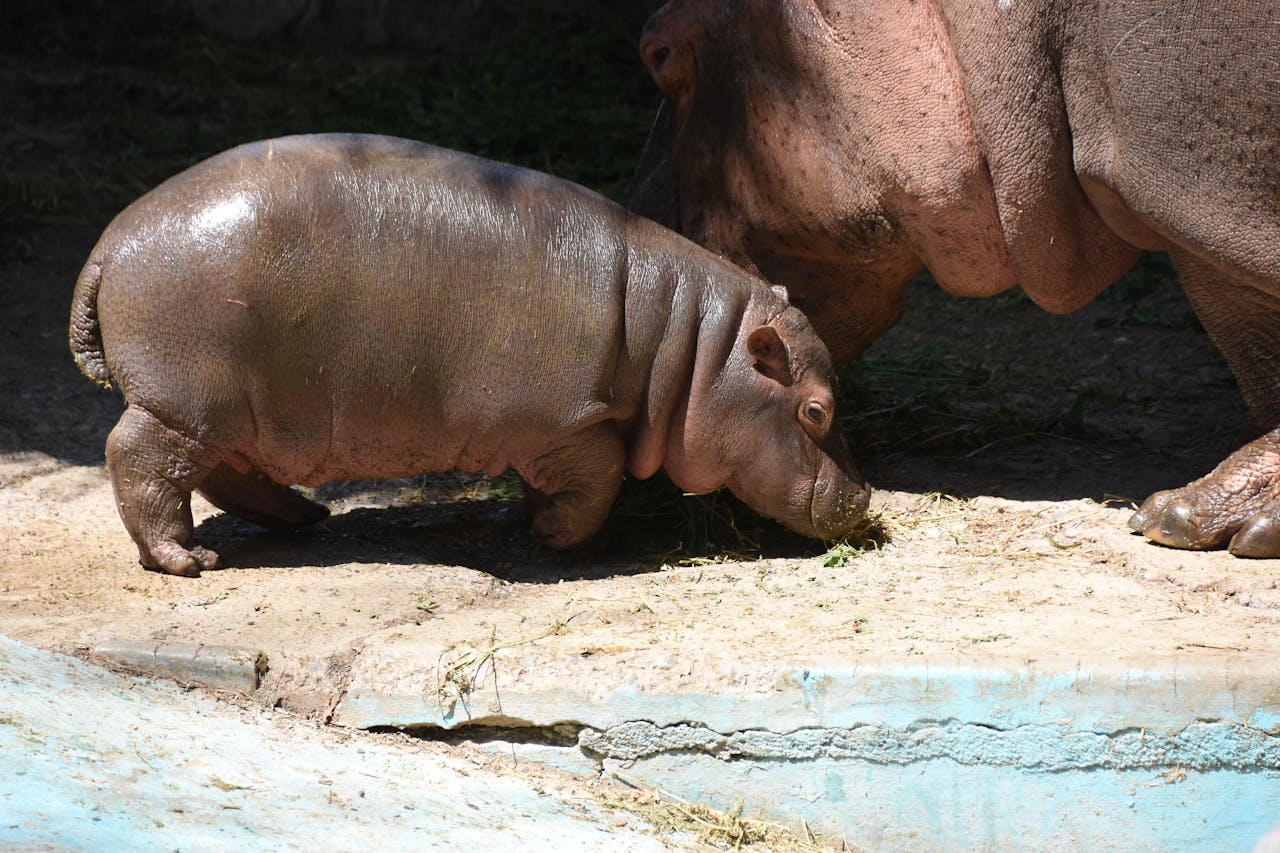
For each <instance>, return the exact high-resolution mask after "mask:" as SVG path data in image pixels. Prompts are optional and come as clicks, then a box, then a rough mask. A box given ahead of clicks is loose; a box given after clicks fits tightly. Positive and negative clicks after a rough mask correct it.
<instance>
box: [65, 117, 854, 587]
mask: <svg viewBox="0 0 1280 853" xmlns="http://www.w3.org/2000/svg"><path fill="white" fill-rule="evenodd" d="M71 347H72V350H73V352H74V353H75V355H76V359H77V361H78V363H79V364H80V366H81V369H82V370H83V371H84V372H85V374H86V375H87V376H89V377H90V378H92V379H95V380H97V381H99V382H102V383H104V384H105V383H109V382H112V381H114V382H115V383H116V384H118V385H119V387H120V390H121V391H122V392H123V394H124V397H125V400H126V403H127V407H126V409H125V412H124V414H123V415H122V416H121V418H120V422H119V423H118V424H117V426H116V427H115V429H114V430H112V432H111V435H110V436H109V438H108V440H107V464H108V468H109V469H110V473H111V479H112V483H113V486H114V488H115V494H116V499H117V502H118V506H119V510H120V515H121V517H122V519H123V520H124V523H125V526H126V528H127V529H128V531H129V533H130V534H131V535H132V537H133V539H134V541H135V542H136V543H137V545H138V550H139V553H140V556H141V561H142V563H143V565H144V566H147V567H150V568H159V569H163V570H164V571H167V572H171V573H173V574H180V575H193V574H198V573H199V571H200V570H201V569H208V568H211V567H213V566H214V565H215V564H216V562H217V555H216V554H215V553H214V552H212V551H210V550H208V549H207V548H204V547H201V546H200V545H197V544H194V543H193V542H192V541H191V540H192V533H193V531H192V519H191V509H190V493H191V492H192V491H193V490H199V491H200V492H201V493H203V494H204V495H206V496H207V497H208V498H209V499H210V500H211V501H212V502H213V503H214V504H215V505H217V506H219V507H221V508H222V509H224V510H226V511H228V512H231V513H233V514H236V515H238V516H241V517H243V518H246V519H249V520H251V521H256V522H259V523H262V524H265V525H269V526H289V525H298V524H306V523H310V522H315V521H318V520H319V519H321V518H323V517H324V516H325V515H326V514H327V510H326V509H325V508H324V507H323V506H321V505H319V504H316V503H314V502H312V501H310V500H308V499H306V498H304V497H303V496H301V495H300V494H298V493H297V492H296V491H294V490H293V489H291V488H289V484H302V485H317V484H320V483H324V482H327V481H330V480H335V479H352V478H374V477H400V476H408V475H411V474H417V473H422V472H430V471H445V470H450V469H454V468H458V469H461V470H463V471H469V472H470V471H484V472H486V473H489V474H491V475H494V474H498V473H501V472H502V471H505V470H507V469H509V468H513V469H515V470H516V471H517V472H518V473H519V475H520V477H521V478H522V479H523V481H524V483H525V488H526V497H527V499H528V500H527V503H528V505H529V506H530V508H531V510H532V522H533V530H534V533H535V534H536V535H537V536H538V537H539V538H540V539H542V540H543V541H545V542H546V543H547V544H549V545H552V546H555V547H568V546H571V545H574V544H576V543H579V542H581V541H583V540H584V539H585V538H587V537H589V536H591V535H592V534H593V533H595V532H596V531H597V530H598V529H599V527H600V526H601V525H602V524H603V522H604V520H605V517H606V515H607V513H608V511H609V507H610V506H611V505H612V503H613V500H614V498H615V496H616V494H617V492H618V488H619V486H620V484H621V481H622V478H623V472H624V470H629V471H630V472H631V473H632V474H633V475H635V476H637V477H641V478H643V477H648V476H650V475H652V474H653V473H654V472H655V471H657V470H658V468H659V467H664V468H665V469H666V471H667V472H668V474H669V475H670V476H671V478H672V480H673V481H675V483H676V484H678V485H679V486H681V487H682V488H684V489H686V490H688V491H693V492H703V491H708V490H711V489H716V488H719V487H721V486H728V487H729V488H730V489H731V490H732V491H734V492H735V493H736V494H737V495H739V496H740V497H742V498H743V499H744V500H745V501H746V502H747V503H748V504H750V505H751V506H753V507H754V508H755V509H757V510H758V511H760V512H762V513H764V514H766V515H769V516H771V517H773V518H776V519H778V520H779V521H782V522H783V523H784V524H787V525H789V526H790V527H792V528H793V529H795V530H797V531H799V532H801V533H804V534H807V535H809V536H814V537H820V538H838V537H840V536H841V535H843V534H844V533H845V532H847V531H848V530H849V529H850V528H851V527H852V526H853V525H854V524H855V523H856V522H857V521H858V520H859V519H860V518H861V516H862V515H863V514H864V512H865V509H866V506H867V500H868V494H869V492H868V490H867V488H866V486H865V485H864V484H863V483H862V482H861V480H860V478H859V477H858V475H857V473H856V471H855V470H854V468H853V464H852V461H851V458H850V455H849V451H848V448H847V446H846V445H845V442H844V438H843V436H842V435H841V433H840V430H839V427H838V423H839V422H838V420H837V416H836V411H835V402H834V399H833V387H834V375H833V372H832V368H831V362H830V357H829V356H828V354H827V351H826V348H825V347H824V346H823V345H822V343H821V341H820V340H819V339H818V337H817V336H816V335H815V334H814V333H813V331H812V329H811V328H810V327H809V325H808V322H807V321H806V320H805V318H804V317H803V315H801V314H800V312H799V311H797V310H796V309H795V308H793V307H791V306H790V305H789V304H788V303H787V301H786V299H785V293H783V292H782V291H781V289H778V288H771V287H770V286H768V285H767V284H765V283H764V282H762V281H761V280H759V279H758V278H756V277H754V276H751V275H749V274H747V273H745V272H743V271H742V270H740V269H739V268H737V267H735V266H733V265H731V264H729V263H727V262H724V261H722V260H720V259H719V258H717V257H716V256H715V255H713V254H712V253H710V252H707V251H706V250H704V249H702V248H700V247H698V246H696V245H695V244H693V243H691V242H689V241H688V240H686V239H685V238H683V237H680V236H679V235H677V234H674V233H672V232H670V231H668V230H667V229H665V228H663V227H661V226H659V225H657V224H655V223H653V222H650V221H648V220H645V219H642V218H639V217H636V216H633V215H631V214H629V213H627V212H626V211H625V210H623V209H622V208H621V207H619V206H618V205H616V204H613V203H612V202H610V201H608V200H606V199H604V198H602V197H601V196H599V195H596V194H595V193H592V192H589V191H587V190H584V189H582V188H580V187H577V186H574V185H572V184H569V183H567V182H565V181H561V180H558V179H555V178H552V177H549V176H547V175H542V174H539V173H537V172H531V171H528V170H524V169H519V168H516V167H513V166H507V165H503V164H498V163H493V162H489V161H486V160H482V159H479V158H476V157H471V156H469V155H465V154H460V153H457V152H452V151H447V150H444V149H439V148H434V147H432V146H428V145H424V144H421V143H416V142H409V141H406V140H399V139H391V138H386V137H376V136H351V135H330V136H313V137H290V138H285V139H278V140H271V141H267V142H260V143H255V144H252V145H246V146H242V147H240V148H236V149H233V150H231V151H229V152H226V153H224V154H221V155H218V156H217V157H214V158H212V159H210V160H207V161H205V162H204V163H201V164H199V165H197V166H194V167H192V168H191V169H189V170H187V171H186V172H183V173H182V174H180V175H178V176H176V177H174V178H172V179H170V180H169V181H167V182H165V183H164V184H162V185H161V186H159V187H157V188H156V189H155V190H153V191H152V192H150V193H148V194H147V195H146V196H144V197H143V198H141V199H139V200H138V201H137V202H135V203H134V204H133V205H131V206H130V207H129V208H127V209H126V210H125V211H124V212H122V213H121V214H120V215H119V216H118V217H117V218H116V219H115V221H114V222H112V224H111V225H110V226H109V227H108V228H107V230H106V232H105V233H104V234H103V236H102V238H101V240H100V241H99V243H98V245H97V246H96V248H94V250H93V252H92V254H91V256H90V258H89V261H88V263H87V264H86V266H85V268H84V272H83V273H82V274H81V276H80V279H79V282H78V283H77V286H76V293H75V297H74V302H73V306H72V315H71Z"/></svg>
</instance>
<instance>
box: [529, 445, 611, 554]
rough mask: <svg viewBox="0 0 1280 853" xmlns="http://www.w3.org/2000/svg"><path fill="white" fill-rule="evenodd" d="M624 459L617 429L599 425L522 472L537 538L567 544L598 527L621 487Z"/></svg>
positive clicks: (551, 544) (585, 535) (560, 544)
mask: <svg viewBox="0 0 1280 853" xmlns="http://www.w3.org/2000/svg"><path fill="white" fill-rule="evenodd" d="M625 458H626V454H625V450H624V448H623V444H622V439H621V438H620V437H619V436H618V432H617V429H616V428H615V427H614V426H613V425H612V424H607V423H606V424H595V425H594V426H591V427H588V428H587V429H585V430H583V431H582V432H579V433H577V434H575V435H574V436H573V437H572V438H571V439H569V440H568V441H567V442H566V443H565V445H563V446H561V447H558V448H556V449H554V450H552V451H550V452H548V453H545V454H543V455H542V456H540V457H538V458H537V459H535V460H534V461H533V462H532V463H531V464H530V465H528V466H527V467H526V468H525V469H523V470H521V471H520V472H519V473H520V476H521V478H522V479H523V480H524V483H525V496H526V497H525V505H526V506H527V507H528V508H529V512H530V515H531V516H532V521H533V534H534V536H536V537H537V538H538V539H540V540H542V542H544V543H545V544H547V545H550V546H551V547H552V548H568V547H570V546H573V545H577V544H579V543H580V542H582V541H584V540H585V539H587V538H588V537H590V536H591V535H592V534H594V533H596V532H597V531H599V530H600V528H601V527H602V526H604V522H605V519H606V518H608V516H609V509H610V508H611V507H612V506H613V502H614V500H615V499H616V498H617V497H618V491H619V489H621V488H622V472H623V465H624V462H625Z"/></svg>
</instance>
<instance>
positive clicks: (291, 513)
mask: <svg viewBox="0 0 1280 853" xmlns="http://www.w3.org/2000/svg"><path fill="white" fill-rule="evenodd" d="M199 491H200V493H201V494H203V495H204V496H205V497H206V498H208V499H209V503H211V504H213V505H214V506H216V507H217V508H218V509H220V510H223V511H224V512H229V513H231V514H232V515H234V516H236V517H237V518H243V519H244V520H245V521H251V522H253V523H254V524H260V525H262V526H263V527H273V528H275V527H302V526H304V525H307V524H315V523H316V522H318V521H323V520H324V519H326V518H328V517H329V508H328V507H327V506H325V505H324V504H321V503H316V502H315V501H313V500H310V499H308V498H304V497H303V496H302V495H300V494H298V493H297V492H296V491H294V490H293V489H291V488H289V487H288V486H282V485H280V484H279V483H277V482H276V481H275V480H272V479H271V478H270V477H268V476H267V475H266V474H264V473H263V472H262V471H259V470H258V469H257V468H255V467H253V465H252V463H250V462H249V461H248V460H247V459H244V458H243V457H239V456H233V457H231V458H230V459H229V460H226V461H223V462H219V463H218V464H217V465H216V466H215V467H214V469H213V471H211V472H210V473H209V476H208V477H206V478H205V479H204V481H203V482H201V483H200V486H199Z"/></svg>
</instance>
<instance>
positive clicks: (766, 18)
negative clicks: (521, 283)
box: [631, 0, 1280, 557]
mask: <svg viewBox="0 0 1280 853" xmlns="http://www.w3.org/2000/svg"><path fill="white" fill-rule="evenodd" d="M640 50H641V55H642V58H643V59H644V61H645V63H646V64H647V65H648V67H649V71H650V73H651V75H652V76H653V79H654V80H655V82H656V83H657V85H658V87H659V88H660V89H661V90H662V93H663V95H664V96H665V100H664V103H663V106H662V108H661V110H660V112H659V116H658V120H657V122H656V124H655V127H654V131H653V134H652V136H651V138H650V141H649V145H648V146H647V148H646V151H645V155H644V158H643V162H642V164H641V168H640V170H639V173H638V174H637V179H636V183H635V190H634V193H633V198H632V200H631V204H632V207H633V209H635V210H637V211H638V212H641V213H644V214H645V215H649V216H652V217H654V218H656V219H658V220H659V221H662V222H665V223H666V224H669V225H671V226H672V227H674V228H676V229H677V230H679V231H681V232H682V233H684V234H686V235H688V236H689V237H691V238H693V239H694V240H695V241H697V242H698V243H701V244H703V245H705V246H707V247H709V248H711V249H714V250H715V251H717V252H720V253H722V254H723V255H724V256H725V257H727V258H729V259H730V260H732V261H733V262H735V263H737V264H739V265H740V266H742V267H744V268H746V269H748V270H752V271H756V272H759V273H760V274H762V275H763V276H764V277H765V278H767V279H769V280H771V281H774V282H777V283H780V284H784V285H786V286H787V287H788V289H789V290H790V292H791V294H792V298H793V299H794V301H795V303H796V304H797V305H798V306H800V307H801V308H802V310H804V311H805V313H806V314H807V315H808V316H809V318H810V320H811V321H812V323H813V325H814V328H815V329H816V330H817V331H818V333H819V335H820V336H821V337H822V339H823V340H824V341H825V342H826V343H827V345H828V346H829V347H830V349H831V353H832V356H833V358H834V360H835V362H836V363H837V364H840V363H842V362H843V361H845V360H847V359H849V358H852V357H854V356H855V355H857V354H858V353H860V352H861V351H862V350H863V349H864V348H865V347H866V346H867V345H868V344H869V343H870V342H871V341H872V340H874V339H875V338H876V337H878V336H879V335H880V334H882V333H883V332H884V331H885V330H886V329H888V328H889V327H890V326H892V325H893V323H894V322H896V320H897V318H898V317H899V315H900V312H901V306H902V297H903V292H904V289H905V287H906V284H907V282H908V281H909V280H910V278H911V277H912V276H913V275H914V274H915V273H917V272H918V271H919V270H920V269H921V268H922V267H927V268H928V269H929V270H930V272H931V273H932V274H933V277H934V278H935V279H936V280H937V282H938V283H939V284H940V285H941V286H942V287H943V288H944V289H946V290H947V291H948V292H950V293H953V294H956V295H960V296H989V295H992V294H995V293H999V292H1001V291H1003V290H1006V289H1008V288H1011V287H1013V286H1014V285H1015V284H1017V285H1020V286H1021V287H1022V288H1023V290H1024V291H1025V292H1026V293H1027V295H1028V296H1030V298H1031V299H1032V300H1033V301H1035V302H1036V303H1037V304H1039V305H1041V306H1043V307H1044V308H1046V309H1048V310H1050V311H1054V312H1066V311H1072V310H1074V309H1076V308H1079V307H1080V306H1082V305H1084V304H1086V303H1088V302H1089V301H1090V300H1092V299H1093V298H1094V297H1095V296H1096V295H1097V294H1098V293H1099V292H1100V291H1101V290H1102V289H1103V288H1105V287H1106V286H1107V285H1108V284H1110V283H1111V282H1112V281H1114V280H1115V279H1116V278H1117V277H1119V276H1120V275H1121V274H1123V273H1124V272H1125V271H1126V270H1127V269H1128V268H1129V267H1130V266H1131V265H1132V264H1133V263H1134V261H1135V260H1136V259H1137V257H1138V255H1139V253H1140V252H1141V251H1143V250H1162V251H1167V252H1168V253H1169V255H1170V256H1171V258H1172V259H1173V262H1174V265H1175V267H1176V268H1177V270H1178V273H1179V276H1180V278H1181V280H1182V283H1183V286H1184V287H1185V288H1186V292H1187V295H1188V297H1189V298H1190V301H1191V303H1192V305H1193V307H1194V308H1195V310H1196V312H1197V314H1198V315H1199V317H1200V319H1201V321H1202V323H1203V324H1204V326H1205V328H1206V329H1207V330H1208V332H1209V334H1210V335H1211V336H1212V337H1213V339H1214V341H1215V342H1216V343H1217V344H1218V346H1219V347H1220V348H1221V350H1222V352H1223V355H1224V356H1225V357H1226V359H1227V361H1228V363H1229V364H1230V365H1231V368H1232V370H1233V371H1234V372H1235V374H1236V377H1237V379H1238V380H1239V383H1240V387H1241V390H1242V392H1243V394H1244V397H1245V400H1246V402H1247V403H1248V404H1249V406H1250V408H1251V410H1252V412H1253V414H1254V416H1255V419H1256V421H1257V422H1258V425H1259V426H1260V427H1261V428H1262V429H1263V430H1264V431H1265V434H1263V435H1262V437H1261V438H1259V439H1257V440H1256V441H1254V442H1252V443H1250V444H1248V445H1246V446H1245V447H1244V448H1242V449H1241V450H1240V451H1238V452H1237V453H1235V454H1233V455H1232V456H1231V457H1229V458H1228V459H1227V460H1226V461H1225V462H1223V463H1222V465H1220V466H1219V467H1218V468H1216V469H1215V470H1214V471H1213V472H1211V473H1210V474H1208V475H1207V476H1205V477H1204V478H1202V479H1200V480H1197V481H1196V482H1194V483H1191V484H1190V485H1188V486H1186V487H1184V488H1180V489H1175V490H1172V491H1167V492H1160V493H1158V494H1156V495H1153V496H1152V497H1151V498H1150V499H1149V500H1148V501H1147V502H1146V503H1145V504H1144V505H1143V506H1142V508H1141V509H1140V510H1139V511H1138V513H1137V514H1136V515H1135V516H1134V517H1133V519H1132V521H1131V526H1132V527H1133V528H1134V529H1135V530H1137V531H1139V532H1142V533H1144V534H1145V535H1146V536H1148V537H1150V538H1151V539H1153V540H1155V541H1158V542H1161V543H1163V544H1166V545H1170V546H1174V547H1180V548H1213V547H1219V546H1222V545H1228V546H1229V547H1230V549H1231V551H1232V552H1233V553H1236V554H1238V555H1241V556H1267V557H1275V556H1280V499H1277V495H1278V494H1280V463H1278V461H1277V460H1280V433H1278V432H1277V430H1276V428H1277V425H1278V424H1280V372H1277V369H1276V364H1277V363H1280V84H1278V83H1277V73H1278V68H1280V66H1278V65H1277V57H1280V3H1276V2H1244V0H1231V2H1225V3H1218V4H1188V3H1172V4H1170V3H1164V2H1157V1H1156V0H1115V2H1108V0H1085V2H1065V0H908V2H889V0H856V2H855V0H735V2H728V3H726V2H719V1H718V0H714V1H713V0H671V2H669V3H668V4H667V5H666V6H664V7H663V8H662V9H661V10H659V12H658V13H657V14H656V15H655V16H654V17H653V19H652V20H651V21H650V23H649V24H648V26H647V28H646V30H645V33H644V35H643V36H642V40H641V45H640Z"/></svg>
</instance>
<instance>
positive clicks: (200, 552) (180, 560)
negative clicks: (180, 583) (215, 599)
mask: <svg viewBox="0 0 1280 853" xmlns="http://www.w3.org/2000/svg"><path fill="white" fill-rule="evenodd" d="M138 562H140V563H142V565H143V567H144V568H147V569H152V570H153V571H161V572H168V573H169V574H171V575H181V576H182V577H186V578H196V577H199V576H200V572H201V571H203V570H204V569H212V568H216V567H217V565H218V555H217V554H216V553H214V552H213V551H210V550H209V549H208V548H201V547H200V546H199V545H193V546H192V547H191V548H190V549H189V550H188V549H187V548H184V547H182V546H181V545H179V544H178V543H177V542H158V543H156V544H155V545H153V546H151V547H150V548H148V549H144V548H143V546H141V545H139V546H138Z"/></svg>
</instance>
